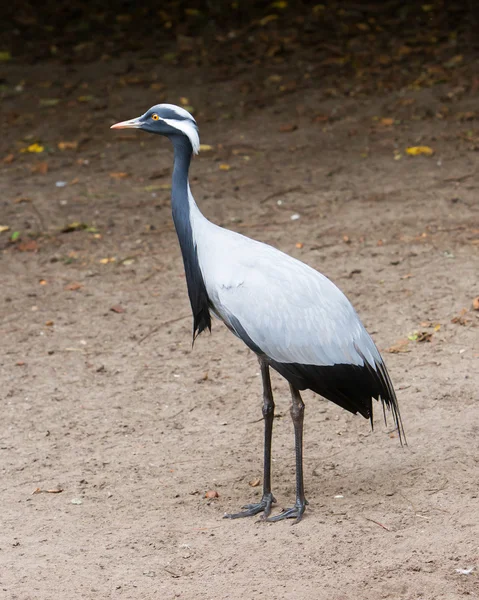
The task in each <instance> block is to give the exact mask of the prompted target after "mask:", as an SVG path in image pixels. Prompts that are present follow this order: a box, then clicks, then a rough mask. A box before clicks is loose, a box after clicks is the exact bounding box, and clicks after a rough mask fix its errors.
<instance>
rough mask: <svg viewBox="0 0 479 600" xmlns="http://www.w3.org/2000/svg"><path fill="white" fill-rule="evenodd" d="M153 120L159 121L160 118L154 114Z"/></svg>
mask: <svg viewBox="0 0 479 600" xmlns="http://www.w3.org/2000/svg"><path fill="white" fill-rule="evenodd" d="M151 118H152V119H153V121H158V119H159V118H160V117H159V116H158V115H157V114H156V113H153V114H152V115H151Z"/></svg>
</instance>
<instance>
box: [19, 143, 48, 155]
mask: <svg viewBox="0 0 479 600" xmlns="http://www.w3.org/2000/svg"><path fill="white" fill-rule="evenodd" d="M44 150H45V146H41V145H40V144H37V143H35V144H30V146H27V147H26V148H22V149H21V150H20V152H22V153H25V152H33V153H37V154H38V153H40V152H43V151H44Z"/></svg>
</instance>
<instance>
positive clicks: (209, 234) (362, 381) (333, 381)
mask: <svg viewBox="0 0 479 600" xmlns="http://www.w3.org/2000/svg"><path fill="white" fill-rule="evenodd" d="M111 128H112V129H124V128H131V129H142V130H143V131H148V132H150V133H157V134H160V135H163V136H165V137H167V138H169V139H170V140H171V142H172V143H173V149H174V167H173V182H172V189H171V203H172V212H173V221H174V224H175V228H176V232H177V234H178V240H179V243H180V248H181V252H182V255H183V262H184V267H185V273H186V283H187V287H188V295H189V299H190V303H191V308H192V311H193V340H194V339H195V338H196V336H197V335H199V334H200V333H201V332H202V331H204V330H205V329H209V330H211V315H214V316H215V317H217V318H218V319H220V320H221V321H223V323H224V324H225V325H226V326H227V327H228V329H229V330H230V331H232V332H233V333H234V334H235V335H236V336H237V337H239V338H240V339H241V340H243V342H244V343H245V344H246V345H247V346H248V347H249V348H250V349H251V350H252V351H253V352H255V353H256V355H257V357H258V360H259V364H260V368H261V375H262V380H263V417H264V477H263V496H262V499H261V501H260V502H258V503H254V504H248V505H246V506H244V507H243V510H242V512H238V513H233V514H228V515H225V517H228V518H231V519H236V518H239V517H249V516H253V515H256V514H259V513H263V515H262V517H263V519H266V520H268V521H279V520H282V519H289V518H294V519H296V522H298V521H300V520H301V518H302V516H303V513H304V510H305V508H306V505H307V500H306V498H305V495H304V484H303V456H302V454H303V419H304V403H303V400H302V399H301V395H300V390H305V389H310V390H313V392H316V393H317V394H319V395H321V396H324V398H327V399H328V400H331V401H332V402H334V403H336V404H338V405H339V406H341V407H342V408H345V409H346V410H348V411H350V412H351V413H354V414H357V413H359V414H361V415H362V416H363V417H366V418H369V419H370V420H371V424H372V420H373V405H372V399H373V398H375V399H377V400H378V399H380V400H381V402H382V406H383V410H384V407H385V406H386V407H387V408H388V409H390V410H391V412H392V414H393V417H394V421H395V424H396V428H397V431H398V434H399V439H400V441H403V440H404V431H403V427H402V422H401V417H400V413H399V407H398V403H397V399H396V395H395V393H394V389H393V386H392V383H391V380H390V378H389V375H388V372H387V370H386V366H385V364H384V362H383V360H382V358H381V355H380V354H379V351H378V350H377V348H376V346H375V344H374V342H373V341H372V339H371V337H370V336H369V334H368V333H367V331H366V329H365V328H364V326H363V324H362V323H361V321H360V319H359V317H358V315H357V314H356V312H355V311H354V309H353V307H352V306H351V304H350V302H349V301H348V299H347V298H346V297H345V296H344V294H343V293H342V292H341V291H340V290H339V289H338V288H337V287H336V286H335V285H334V283H332V282H331V281H330V280H329V279H327V278H326V277H325V276H324V275H322V274H321V273H319V272H318V271H316V270H315V269H313V268H311V267H309V266H308V265H306V264H304V263H302V262H300V261H299V260H297V259H295V258H292V257H291V256H288V255H287V254H285V253H283V252H281V251H279V250H277V249H276V248H273V247H272V246H269V245H267V244H263V243H261V242H258V241H255V240H251V239H249V238H247V237H245V236H243V235H241V234H239V233H236V232H234V231H229V230H227V229H223V228H222V227H219V226H218V225H215V224H214V223H211V221H208V219H206V217H204V216H203V215H202V213H201V212H200V210H199V208H198V206H197V205H196V203H195V200H194V198H193V196H192V194H191V191H190V186H189V182H188V171H189V167H190V161H191V157H192V154H193V153H195V154H196V153H197V152H198V150H199V146H200V140H199V135H198V127H197V125H196V121H195V119H194V118H193V117H192V116H191V114H190V113H189V112H188V111H186V110H185V109H184V108H180V107H178V106H174V105H172V104H157V105H156V106H153V107H152V108H150V110H148V111H147V112H146V113H145V114H144V115H142V116H141V117H138V118H136V119H131V120H129V121H123V122H121V123H116V124H115V125H112V127H111ZM270 367H272V368H273V369H275V370H276V371H278V373H280V374H281V375H282V376H283V377H284V378H285V379H286V380H287V381H288V382H289V386H290V390H291V397H292V403H291V417H292V420H293V425H294V435H295V450H296V502H295V504H294V506H293V507H292V508H288V509H285V510H283V512H281V513H279V514H277V515H275V516H272V517H271V516H270V514H271V508H272V504H273V503H274V502H276V500H275V498H274V496H273V494H272V491H271V439H272V430H273V418H274V406H275V405H274V401H273V393H272V389H271V380H270V373H269V368H270Z"/></svg>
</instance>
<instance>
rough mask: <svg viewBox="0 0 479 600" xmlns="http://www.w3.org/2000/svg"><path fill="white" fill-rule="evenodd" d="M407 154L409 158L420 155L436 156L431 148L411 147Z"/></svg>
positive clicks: (407, 149)
mask: <svg viewBox="0 0 479 600" xmlns="http://www.w3.org/2000/svg"><path fill="white" fill-rule="evenodd" d="M406 154H409V156H418V155H420V154H425V155H426V156H431V155H432V154H434V150H433V149H432V148H430V147H429V146H410V147H409V148H406Z"/></svg>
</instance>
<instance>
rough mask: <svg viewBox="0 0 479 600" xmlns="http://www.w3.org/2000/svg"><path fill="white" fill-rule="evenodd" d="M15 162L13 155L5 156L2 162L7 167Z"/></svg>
mask: <svg viewBox="0 0 479 600" xmlns="http://www.w3.org/2000/svg"><path fill="white" fill-rule="evenodd" d="M14 160H15V154H7V156H5V158H4V159H3V160H2V162H4V163H5V164H6V165H9V164H10V163H12V162H13V161H14Z"/></svg>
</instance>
